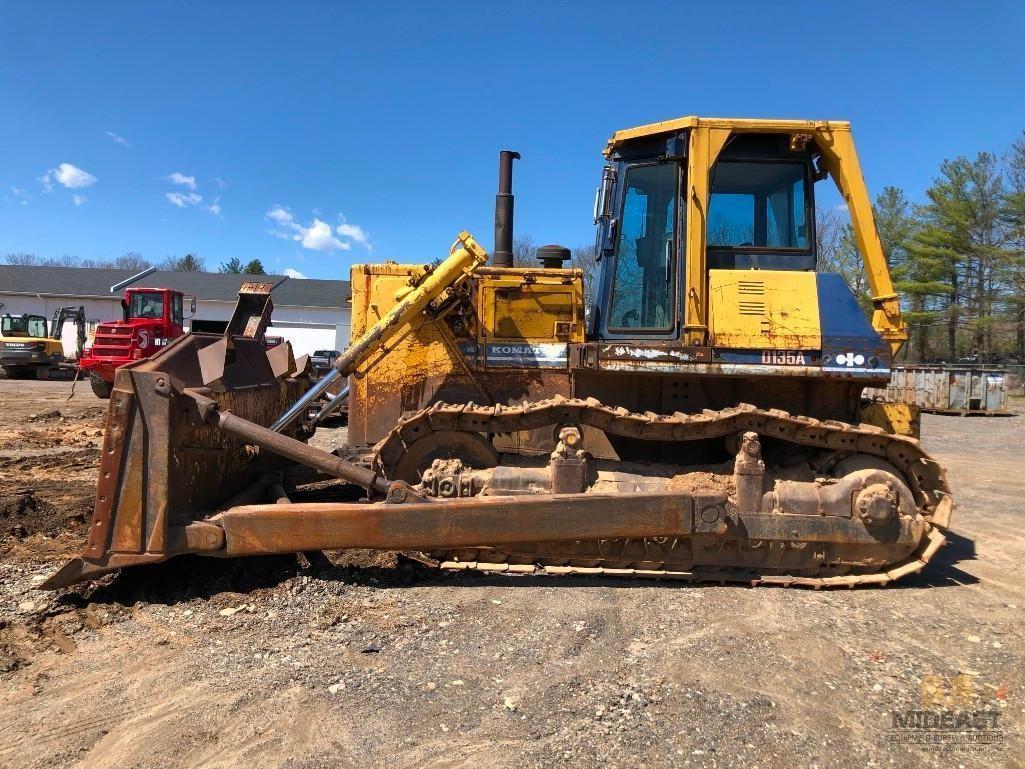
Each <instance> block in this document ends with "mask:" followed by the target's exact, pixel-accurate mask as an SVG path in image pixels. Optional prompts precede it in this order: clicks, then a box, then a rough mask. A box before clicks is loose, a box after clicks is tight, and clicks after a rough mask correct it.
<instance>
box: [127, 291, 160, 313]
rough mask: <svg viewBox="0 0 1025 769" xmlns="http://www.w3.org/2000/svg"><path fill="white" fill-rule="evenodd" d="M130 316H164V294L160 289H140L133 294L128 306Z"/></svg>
mask: <svg viewBox="0 0 1025 769" xmlns="http://www.w3.org/2000/svg"><path fill="white" fill-rule="evenodd" d="M128 317H129V318H151V319H154V318H162V317H164V295H163V294H161V293H160V292H159V291H139V292H137V293H134V294H132V301H131V303H130V304H129V306H128Z"/></svg>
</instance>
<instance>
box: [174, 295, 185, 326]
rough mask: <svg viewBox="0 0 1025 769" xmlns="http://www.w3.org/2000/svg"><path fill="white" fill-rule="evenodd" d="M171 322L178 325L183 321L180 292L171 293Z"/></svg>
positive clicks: (183, 314)
mask: <svg viewBox="0 0 1025 769" xmlns="http://www.w3.org/2000/svg"><path fill="white" fill-rule="evenodd" d="M171 322H172V323H173V324H174V325H176V326H180V325H182V323H184V322H185V313H184V311H183V310H182V295H181V294H172V295H171Z"/></svg>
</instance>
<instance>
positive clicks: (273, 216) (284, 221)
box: [267, 206, 297, 237]
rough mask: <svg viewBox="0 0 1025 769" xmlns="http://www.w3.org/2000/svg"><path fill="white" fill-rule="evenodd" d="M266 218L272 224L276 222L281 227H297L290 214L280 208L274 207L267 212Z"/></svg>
mask: <svg viewBox="0 0 1025 769" xmlns="http://www.w3.org/2000/svg"><path fill="white" fill-rule="evenodd" d="M267 218H268V219H270V220H271V221H273V222H277V223H278V224H280V225H281V226H282V227H292V226H297V225H296V224H295V219H293V218H292V214H290V213H289V212H288V211H286V210H285V209H283V208H282V207H281V206H274V208H272V209H271V210H270V211H268V212H267ZM288 237H291V236H288Z"/></svg>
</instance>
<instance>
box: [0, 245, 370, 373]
mask: <svg viewBox="0 0 1025 769" xmlns="http://www.w3.org/2000/svg"><path fill="white" fill-rule="evenodd" d="M132 275H133V271H132V270H104V269H93V268H88V267H21V266H15V265H0V315H3V314H7V313H10V314H11V315H22V314H25V313H32V314H35V315H42V316H44V317H45V318H46V319H47V321H49V320H51V319H52V317H53V314H54V312H55V311H56V310H57V308H59V307H62V306H65V305H71V306H74V307H78V306H79V305H81V306H83V307H84V308H85V316H86V318H87V321H88V333H89V336H92V333H93V331H94V330H95V328H96V325H97V324H98V323H100V322H101V321H107V320H116V319H118V318H120V317H121V297H122V296H124V289H120V290H119V291H118V292H117V293H116V294H115V293H111V291H110V287H111V286H113V285H115V284H117V283H120V282H122V281H124V280H127V279H129V278H131V277H132ZM247 280H253V281H259V282H261V283H277V284H278V285H277V287H276V288H275V289H274V291H273V292H272V293H271V299H272V301H273V302H274V312H273V315H272V316H271V327H270V329H268V331H267V333H268V334H270V335H274V336H281V337H284V338H285V339H287V340H288V341H289V342H291V343H292V347H293V349H294V350H295V353H296V355H304V354H307V353H312V352H313V351H314V350H344V349H345V348H346V347H348V345H349V328H350V322H351V320H350V319H351V311H350V303H349V284H348V282H346V281H343V280H309V279H302V280H300V279H293V278H287V277H285V276H283V275H225V274H222V273H219V272H164V271H158V272H154V273H152V274H150V275H147V276H146V277H144V278H141V279H140V280H137V281H135V282H134V283H132V284H131V285H130V286H129V287H130V288H171V289H176V290H178V291H181V292H182V293H183V294H185V295H186V297H187V298H186V301H185V309H186V315H188V314H189V312H188V310H189V299H188V297H195V298H196V314H195V315H194V316H193V317H192V318H190V319H187V320H186V321H185V327H186V330H192V329H193V328H194V329H195V330H197V331H220V330H222V329H223V323H224V322H225V321H227V320H228V319H229V318H230V317H231V312H232V310H233V309H234V308H235V300H236V299H237V296H238V289H239V286H240V285H241V284H242V283H243V282H244V281H247ZM67 331H68V333H64V334H62V339H64V344H65V351H66V352H67V353H69V354H71V353H73V352H74V339H75V334H74V331H73V330H72V329H68V330H67Z"/></svg>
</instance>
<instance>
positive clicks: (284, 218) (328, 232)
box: [264, 205, 370, 251]
mask: <svg viewBox="0 0 1025 769" xmlns="http://www.w3.org/2000/svg"><path fill="white" fill-rule="evenodd" d="M264 215H265V216H266V217H267V219H269V220H270V221H271V222H273V223H274V224H276V225H277V226H278V229H269V230H267V232H268V233H269V234H270V235H273V236H274V237H276V238H282V239H284V240H295V241H298V242H299V243H301V244H302V246H303V248H308V249H310V250H311V251H348V250H349V249H350V248H352V244H353V243H359V244H360V245H362V246H363V247H364V248H366V249H367V250H368V251H369V250H370V239H369V236H368V235H367V233H366V232H365V231H364V230H363V228H362V227H360V226H359V225H356V224H347V223H346V222H345V217H344V216H342V215H341V214H339V215H338V216H339V218H340V219H341V220H342V223H341V224H340V225H338V227H334V228H333V227H332V226H331V225H330V224H328V223H327V222H325V221H323V220H322V219H320V218H319V217H318V216H317V215H314V217H313V221H312V222H311V223H310V224H309V225H305V226H304V225H302V224H300V223H299V222H297V221H296V220H295V217H294V216H293V215H292V212H291V211H289V210H288V209H287V208H285V207H284V206H277V205H276V206H274V207H273V208H271V209H270V210H269V211H267V213H266V214H264ZM336 234H337V235H338V236H340V237H336Z"/></svg>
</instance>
